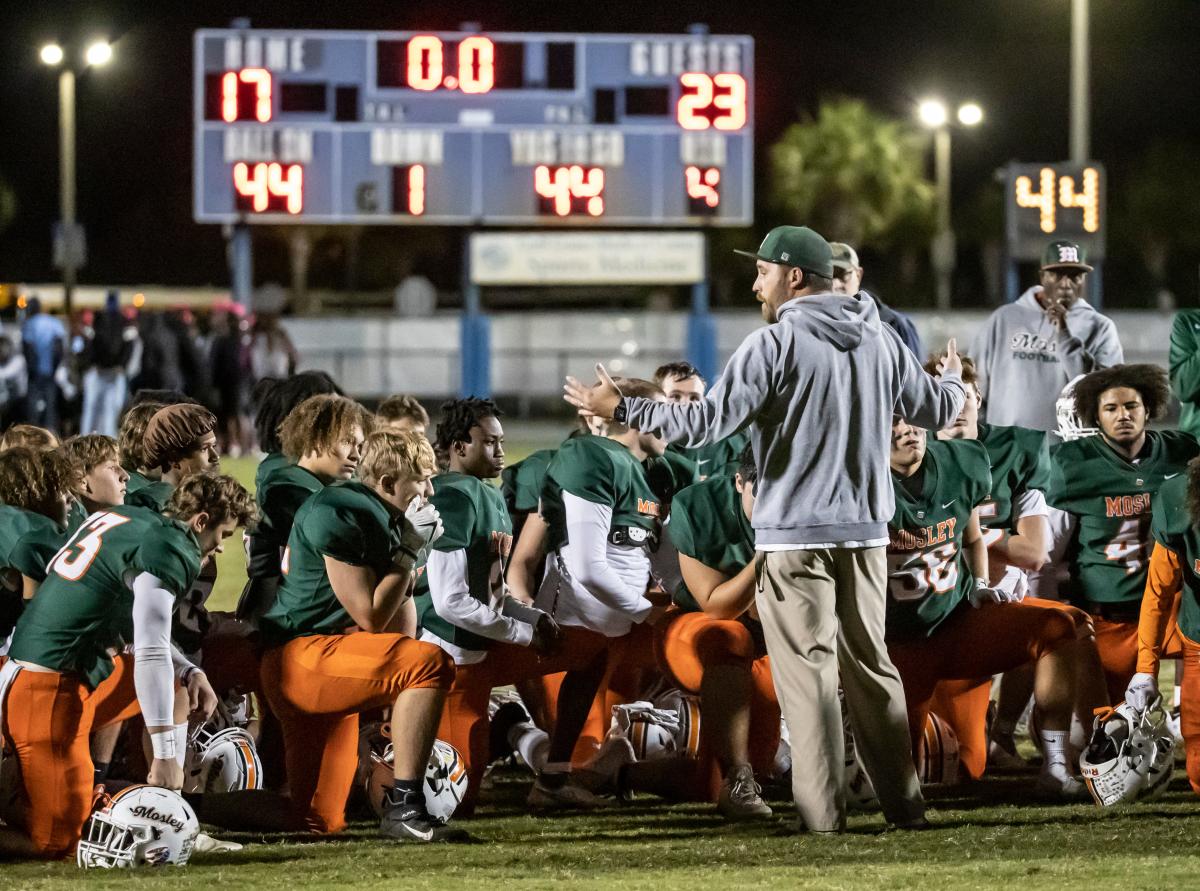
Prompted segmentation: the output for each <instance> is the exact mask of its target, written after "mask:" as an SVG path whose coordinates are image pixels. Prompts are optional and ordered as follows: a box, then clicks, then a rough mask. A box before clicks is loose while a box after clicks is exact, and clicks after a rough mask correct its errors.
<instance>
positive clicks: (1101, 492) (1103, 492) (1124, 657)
mask: <svg viewBox="0 0 1200 891" xmlns="http://www.w3.org/2000/svg"><path fill="white" fill-rule="evenodd" d="M1169 399H1170V385H1169V382H1168V378H1167V373H1166V371H1164V370H1163V369H1161V368H1159V367H1158V366H1156V365H1116V366H1113V367H1112V368H1105V369H1103V370H1101V371H1094V372H1092V373H1091V374H1089V375H1087V376H1086V377H1084V378H1083V379H1082V380H1080V381H1079V382H1078V383H1077V384H1076V385H1075V409H1076V411H1077V412H1078V413H1079V417H1080V420H1081V421H1082V423H1083V424H1085V425H1086V426H1089V427H1095V428H1097V429H1099V431H1100V433H1099V435H1098V436H1089V437H1085V438H1083V439H1076V440H1073V441H1070V442H1064V443H1062V444H1060V445H1058V446H1056V447H1055V448H1054V449H1052V450H1051V453H1050V465H1051V466H1050V487H1049V490H1048V491H1047V500H1048V501H1049V503H1050V505H1051V506H1052V507H1056V508H1058V509H1060V510H1062V511H1065V512H1067V513H1068V514H1069V515H1070V519H1071V520H1072V521H1073V525H1074V529H1073V531H1072V533H1071V539H1070V541H1071V543H1070V545H1069V547H1068V551H1067V559H1068V562H1069V565H1070V581H1069V589H1068V590H1069V592H1070V599H1071V602H1072V603H1074V604H1075V605H1077V606H1079V607H1082V608H1083V609H1085V610H1087V611H1088V613H1090V614H1091V616H1092V624H1093V625H1094V626H1095V629H1096V646H1097V648H1098V649H1099V651H1100V661H1101V663H1102V664H1103V667H1104V675H1105V683H1106V685H1107V691H1108V700H1109V702H1110V703H1111V702H1119V701H1120V700H1121V697H1122V695H1123V694H1124V692H1125V688H1126V685H1127V684H1128V683H1129V681H1130V679H1131V678H1132V677H1133V675H1134V673H1135V670H1136V668H1137V658H1138V643H1137V641H1138V637H1137V634H1138V631H1137V629H1138V618H1139V615H1140V612H1141V605H1142V595H1143V593H1144V592H1145V590H1146V580H1147V565H1148V563H1149V561H1150V551H1151V546H1152V544H1153V541H1154V539H1153V538H1152V536H1151V528H1150V526H1151V517H1152V510H1153V507H1154V501H1155V498H1156V497H1157V494H1158V491H1159V489H1160V488H1161V486H1162V485H1163V483H1164V482H1166V481H1167V480H1171V479H1174V478H1175V477H1178V476H1180V475H1182V474H1184V473H1185V472H1186V470H1187V464H1188V462H1189V461H1190V460H1191V459H1192V458H1194V457H1196V455H1197V454H1200V445H1197V443H1196V440H1195V439H1193V438H1192V437H1191V435H1189V434H1187V433H1182V432H1179V431H1176V430H1151V429H1149V428H1148V423H1149V421H1151V420H1155V419H1157V418H1160V417H1162V414H1163V413H1164V412H1165V411H1166V409H1167V405H1168V402H1169ZM1178 649H1179V647H1178V645H1177V644H1173V645H1172V648H1171V652H1169V653H1167V654H1166V655H1168V656H1169V657H1173V655H1177V654H1178Z"/></svg>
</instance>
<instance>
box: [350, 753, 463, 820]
mask: <svg viewBox="0 0 1200 891" xmlns="http://www.w3.org/2000/svg"><path fill="white" fill-rule="evenodd" d="M360 739H361V736H360ZM369 757H370V759H371V761H372V766H371V770H370V771H369V773H368V775H367V778H366V793H367V800H368V801H369V802H370V804H371V809H372V810H373V811H374V812H375V815H376V816H377V817H382V816H383V801H384V798H385V797H386V796H387V793H388V790H390V789H391V788H392V783H393V779H394V776H395V774H394V772H393V770H392V763H393V755H392V744H391V743H390V742H389V743H388V744H387V745H386V746H385V747H384V750H383V752H382V753H381V754H377V753H375V752H373V751H372V752H371V753H370V755H369ZM423 789H424V791H425V810H427V811H429V816H431V817H434V818H435V819H438V820H441V821H442V822H448V821H449V819H450V818H451V817H452V816H454V812H455V810H457V809H458V804H459V802H461V801H462V800H463V797H464V796H465V795H466V794H467V765H466V762H464V761H463V759H462V756H461V755H459V754H458V749H456V748H454V746H452V745H450V743H448V742H443V741H442V740H440V739H436V740H434V741H433V750H432V751H431V752H430V753H429V763H428V764H427V765H426V766H425V783H424V785H423Z"/></svg>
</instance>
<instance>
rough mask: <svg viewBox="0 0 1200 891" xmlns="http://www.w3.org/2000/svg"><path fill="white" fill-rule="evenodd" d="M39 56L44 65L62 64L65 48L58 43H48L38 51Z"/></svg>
mask: <svg viewBox="0 0 1200 891" xmlns="http://www.w3.org/2000/svg"><path fill="white" fill-rule="evenodd" d="M38 58H39V59H41V60H42V64H43V65H50V66H54V65H61V64H62V60H63V48H62V47H61V46H59V45H58V44H57V43H47V44H46V45H45V46H43V47H42V48H41V50H40V51H39V52H38Z"/></svg>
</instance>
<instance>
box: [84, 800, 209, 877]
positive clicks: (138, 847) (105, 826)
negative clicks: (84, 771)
mask: <svg viewBox="0 0 1200 891" xmlns="http://www.w3.org/2000/svg"><path fill="white" fill-rule="evenodd" d="M199 834H200V821H199V820H197V819H196V814H195V812H194V811H193V810H192V808H191V806H190V805H189V804H188V803H187V802H186V801H184V800H183V796H182V795H180V794H179V793H178V792H172V791H171V790H170V789H163V788H161V787H159V786H145V785H137V786H127V787H126V788H124V789H122V790H121V791H120V792H117V793H116V794H115V795H112V796H109V795H107V794H105V793H103V792H102V793H101V794H100V795H98V796H97V799H96V803H95V805H94V807H93V810H92V815H91V817H90V818H89V819H88V821H87V823H85V824H84V826H83V838H81V839H80V840H79V847H78V848H77V849H76V853H75V862H76V863H78V864H79V865H80V866H82V867H83V868H84V869H96V868H100V869H112V868H120V869H131V868H133V867H138V866H168V865H171V866H186V865H187V862H188V859H189V858H190V857H191V856H192V847H193V845H195V843H196V836H197V835H199Z"/></svg>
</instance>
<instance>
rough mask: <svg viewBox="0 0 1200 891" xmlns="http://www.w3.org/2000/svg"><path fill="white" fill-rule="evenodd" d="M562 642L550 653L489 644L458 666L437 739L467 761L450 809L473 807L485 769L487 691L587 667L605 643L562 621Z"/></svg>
mask: <svg viewBox="0 0 1200 891" xmlns="http://www.w3.org/2000/svg"><path fill="white" fill-rule="evenodd" d="M562 632H563V639H562V646H561V647H560V649H559V651H558V652H557V653H555V654H554V655H552V656H539V655H538V654H537V653H535V652H534V651H533V650H532V649H531V648H529V647H519V646H515V645H513V644H503V643H498V644H494V645H493V646H492V647H491V649H489V650H488V654H487V658H486V659H484V660H483V661H482V662H477V663H475V664H474V665H460V666H458V668H457V670H456V671H455V674H454V684H453V686H451V687H450V692H449V693H447V694H446V705H445V708H444V709H443V710H442V721H441V725H440V726H439V727H438V739H440V740H443V741H445V742H448V743H450V745H452V746H454V748H455V749H457V750H458V753H459V755H461V756H462V758H463V761H464V762H465V763H466V765H467V777H468V787H467V794H466V796H465V797H464V798H463V800H462V802H461V803H460V804H459V806H458V809H457V810H456V811H455V813H456V814H457V815H458V816H468V815H470V814H471V813H472V812H473V811H474V809H475V802H476V800H477V798H478V796H479V784H480V781H481V780H482V779H483V773H484V771H485V770H486V769H487V759H488V736H489V729H490V726H491V719H490V718H489V717H488V701H489V699H490V698H491V695H492V690H493V689H495V688H496V687H503V686H505V685H506V684H518V683H520V682H522V681H526V680H529V679H530V678H539V677H543V676H545V675H547V674H557V673H559V672H566V671H570V670H571V669H583V668H586V667H587V666H588V665H589V664H590V663H591V661H592V660H593V659H595V658H596V657H597V655H599V654H600V653H602V652H603V651H604V650H605V649H606V648H607V647H608V645H609V640H608V638H606V637H605V636H604V635H603V634H600V633H598V632H596V631H589V630H587V629H586V628H576V627H571V626H563V628H562Z"/></svg>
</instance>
